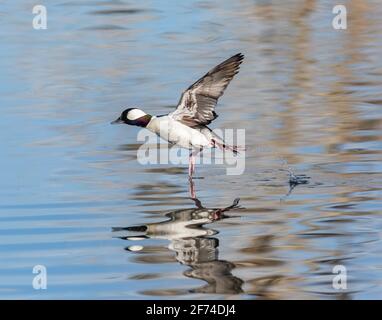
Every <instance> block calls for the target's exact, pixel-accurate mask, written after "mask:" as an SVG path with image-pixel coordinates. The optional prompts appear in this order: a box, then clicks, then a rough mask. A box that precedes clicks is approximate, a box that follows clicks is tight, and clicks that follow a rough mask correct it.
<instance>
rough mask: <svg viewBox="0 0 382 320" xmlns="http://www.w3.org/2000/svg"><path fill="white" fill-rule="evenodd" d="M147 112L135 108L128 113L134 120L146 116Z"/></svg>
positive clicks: (129, 117)
mask: <svg viewBox="0 0 382 320" xmlns="http://www.w3.org/2000/svg"><path fill="white" fill-rule="evenodd" d="M146 114H147V113H144V112H143V111H142V110H141V109H133V110H130V111H129V113H128V114H127V119H129V120H131V121H133V120H137V119H138V118H140V117H143V116H145V115H146Z"/></svg>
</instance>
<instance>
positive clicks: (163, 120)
mask: <svg viewBox="0 0 382 320" xmlns="http://www.w3.org/2000/svg"><path fill="white" fill-rule="evenodd" d="M146 129H149V130H150V131H152V132H154V133H156V134H157V135H158V136H160V137H161V138H162V139H164V140H166V141H168V142H169V143H170V144H173V145H176V146H178V147H180V148H185V149H189V150H200V149H203V148H205V147H211V146H212V142H211V140H209V139H208V137H207V136H206V135H205V134H204V133H203V132H205V131H204V130H202V128H191V127H189V126H187V125H185V124H183V123H181V122H179V121H177V120H174V119H173V118H172V117H171V116H168V115H166V116H160V117H156V116H153V117H152V118H151V120H150V122H149V123H148V124H147V126H146Z"/></svg>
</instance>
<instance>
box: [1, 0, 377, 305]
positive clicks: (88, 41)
mask: <svg viewBox="0 0 382 320" xmlns="http://www.w3.org/2000/svg"><path fill="white" fill-rule="evenodd" d="M343 3H344V4H345V5H346V6H347V7H348V12H349V13H350V16H349V21H348V29H347V30H340V31H339V30H334V29H333V28H332V25H331V20H332V18H333V14H332V13H331V11H332V7H333V3H332V1H325V0H321V1H315V2H313V1H302V0H301V1H297V0H296V1H281V0H280V1H249V0H248V1H247V0H243V1H225V0H224V1H219V2H217V1H187V2H180V1H146V2H144V3H142V2H140V1H139V2H138V1H137V2H134V1H58V0H57V1H49V3H46V4H45V5H46V7H47V11H48V28H47V29H46V30H34V29H33V28H32V19H33V17H34V15H33V14H32V7H33V5H32V4H31V3H30V2H29V1H5V2H3V3H2V4H1V6H0V16H1V18H2V27H1V29H0V36H1V39H2V41H1V50H0V70H1V72H0V105H1V117H0V128H1V138H0V150H1V157H0V164H1V180H0V298H5V299H18V298H27V299H69V298H74V299H87V298H90V299H152V298H160V299H206V298H212V299H225V298H235V299H257V298H266V299H295V298H305V299H365V298H373V299H376V298H381V297H382V290H381V287H382V286H381V279H382V255H381V230H382V216H381V212H382V211H381V207H382V201H381V198H382V197H381V195H382V194H381V186H382V179H381V178H382V162H381V160H382V157H381V155H382V139H381V137H382V135H381V133H382V130H381V129H382V100H381V97H380V92H381V85H382V81H381V76H382V61H381V59H380V57H381V54H382V51H381V50H382V49H381V48H382V37H381V30H382V20H381V19H380V17H381V15H382V12H381V11H382V7H381V6H380V3H379V1H376V0H375V1H368V2H364V1H344V2H343ZM237 52H242V53H244V54H245V56H246V57H245V60H244V63H243V64H242V67H241V71H240V73H239V74H238V75H237V76H236V77H235V79H234V80H233V81H232V83H231V84H230V86H229V87H228V89H227V91H226V93H225V95H224V96H223V97H222V98H221V99H220V100H219V104H218V107H217V110H216V111H217V112H218V114H219V118H218V119H217V120H216V121H214V122H213V123H212V124H211V127H212V128H238V129H239V128H240V129H245V130H246V131H245V132H246V145H247V151H246V153H245V172H244V174H243V175H239V176H228V175H226V170H225V166H224V165H198V166H197V176H198V177H199V178H201V179H196V180H195V189H196V195H197V198H198V199H199V200H200V202H201V204H202V205H203V206H204V207H206V208H208V209H211V210H210V211H207V210H206V209H198V208H197V206H196V204H195V203H194V202H193V201H192V200H191V199H190V197H189V184H188V179H187V166H186V165H175V166H174V165H171V164H170V165H141V164H140V163H139V161H137V156H136V155H137V149H138V148H139V146H140V143H139V142H137V133H138V129H137V128H133V127H128V126H111V125H110V121H112V120H114V119H115V118H116V117H117V116H118V115H119V113H120V112H121V111H122V110H123V109H124V108H127V107H132V106H139V107H141V108H142V109H144V110H145V111H147V112H148V113H151V114H163V113H167V112H170V111H171V110H173V108H174V106H175V105H176V103H177V101H178V99H179V97H180V94H181V92H182V90H184V89H185V88H187V87H188V86H189V85H190V84H192V83H193V82H194V81H195V80H197V79H198V78H199V77H200V76H201V75H203V74H204V73H205V72H207V71H208V70H209V69H210V68H211V67H213V66H214V65H216V64H217V63H219V62H221V61H223V60H224V59H226V58H228V57H229V56H231V55H233V54H235V53H237ZM287 169H291V170H292V171H293V173H294V174H295V175H305V176H306V177H309V178H307V179H308V183H307V184H301V185H297V186H295V187H294V188H292V189H291V187H290V185H289V173H288V171H287ZM235 198H240V202H239V205H241V208H236V207H235V208H232V209H230V210H227V211H226V212H225V213H224V215H226V216H224V215H221V216H219V215H218V217H216V212H218V213H219V210H218V209H222V208H225V207H227V206H230V205H231V204H232V203H233V201H234V199H235ZM212 209H215V210H212ZM198 210H199V211H198ZM158 223H160V224H159V225H158ZM132 226H135V227H137V226H141V228H138V229H131V227H132ZM36 265H43V266H45V267H46V270H47V289H46V290H36V289H34V288H33V286H32V281H33V279H34V277H35V276H36V275H35V274H33V273H32V270H33V267H34V266H36ZM336 265H343V266H345V267H346V270H347V288H346V289H344V290H342V289H334V288H333V286H332V280H333V277H334V276H335V275H334V274H333V272H332V270H333V267H334V266H336Z"/></svg>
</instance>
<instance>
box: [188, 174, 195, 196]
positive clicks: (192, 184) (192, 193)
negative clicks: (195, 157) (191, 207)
mask: <svg viewBox="0 0 382 320" xmlns="http://www.w3.org/2000/svg"><path fill="white" fill-rule="evenodd" d="M188 181H189V183H190V197H191V199H196V193H195V184H194V181H192V178H191V177H189V179H188Z"/></svg>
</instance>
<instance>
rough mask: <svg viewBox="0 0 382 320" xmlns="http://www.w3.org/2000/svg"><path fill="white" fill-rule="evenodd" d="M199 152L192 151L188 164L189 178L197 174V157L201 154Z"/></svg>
mask: <svg viewBox="0 0 382 320" xmlns="http://www.w3.org/2000/svg"><path fill="white" fill-rule="evenodd" d="M199 152H200V151H199V150H196V151H192V152H191V153H190V158H189V162H188V176H189V178H192V175H193V174H194V173H195V156H196V155H197V154H198V153H199Z"/></svg>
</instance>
